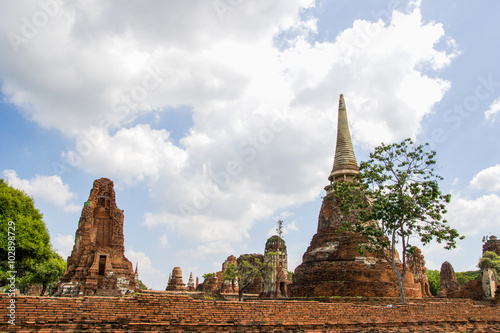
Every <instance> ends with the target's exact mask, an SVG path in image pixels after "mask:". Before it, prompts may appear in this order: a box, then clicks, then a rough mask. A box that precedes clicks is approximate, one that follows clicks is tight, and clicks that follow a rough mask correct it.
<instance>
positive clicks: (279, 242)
mask: <svg viewBox="0 0 500 333" xmlns="http://www.w3.org/2000/svg"><path fill="white" fill-rule="evenodd" d="M280 222H281V221H280ZM270 253H273V254H274V255H273V256H270V255H269V254H270ZM264 262H267V263H269V262H271V263H272V267H273V270H272V271H271V273H270V275H269V276H268V277H266V278H265V279H264V280H263V282H262V287H261V291H260V297H261V298H283V297H287V296H288V285H289V284H290V281H288V254H287V250H286V244H285V241H284V240H283V238H281V237H280V236H278V235H274V236H272V237H270V238H268V240H267V242H266V248H265V250H264Z"/></svg>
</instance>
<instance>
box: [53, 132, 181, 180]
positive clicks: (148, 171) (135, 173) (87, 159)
mask: <svg viewBox="0 0 500 333" xmlns="http://www.w3.org/2000/svg"><path fill="white" fill-rule="evenodd" d="M92 133H94V135H93V136H92V138H91V139H90V136H85V135H84V136H79V137H78V138H77V139H76V141H77V142H76V149H75V150H72V151H69V152H65V153H63V157H64V158H65V159H66V160H68V161H69V162H70V163H71V164H72V165H74V166H78V167H81V168H83V169H85V170H86V171H87V172H90V173H92V174H94V175H103V174H109V175H113V177H116V178H118V179H120V180H121V181H123V182H125V183H127V184H132V183H135V182H137V181H142V180H144V179H145V178H146V177H149V178H151V179H152V180H155V179H157V178H158V176H159V174H160V173H161V172H168V173H172V174H173V175H175V174H177V173H178V172H179V170H180V169H181V168H182V165H183V163H184V161H185V160H186V153H185V152H184V151H183V150H182V149H180V148H178V147H176V146H174V145H173V144H172V142H170V141H169V133H168V132H167V131H165V130H154V129H151V127H150V126H149V125H137V126H135V127H132V128H123V129H120V130H119V131H117V132H116V133H115V134H114V135H109V134H108V133H107V132H106V131H104V130H97V129H96V130H94V131H92Z"/></svg>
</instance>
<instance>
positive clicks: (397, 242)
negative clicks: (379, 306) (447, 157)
mask: <svg viewBox="0 0 500 333" xmlns="http://www.w3.org/2000/svg"><path fill="white" fill-rule="evenodd" d="M427 147H428V145H427V144H426V145H416V144H414V143H413V142H412V140H411V139H406V140H403V141H402V142H400V143H394V144H390V145H386V144H384V143H382V144H381V145H380V146H378V147H376V148H375V149H374V152H373V153H370V159H369V160H368V161H366V162H362V163H361V164H360V168H359V170H360V172H359V174H357V175H356V177H355V180H354V182H352V183H351V182H342V183H334V184H333V185H334V194H335V196H336V197H338V198H341V201H340V202H341V203H340V208H341V210H342V212H343V213H344V214H350V215H351V216H354V217H355V219H354V222H347V223H346V224H345V225H344V230H351V231H355V232H358V233H360V234H362V235H363V236H364V237H365V238H366V240H367V242H365V243H364V244H363V245H360V247H359V250H360V252H363V251H374V250H376V251H380V253H382V254H383V256H384V258H385V259H386V260H387V262H388V263H389V264H391V266H392V268H393V270H394V272H395V273H396V275H397V277H398V282H399V294H400V298H401V302H402V303H404V302H405V298H404V286H403V278H404V276H405V274H406V272H407V265H406V258H407V255H409V254H411V252H412V245H411V244H410V239H411V238H412V237H415V238H417V239H419V240H420V242H421V243H422V244H424V245H425V244H428V243H429V242H431V241H432V240H435V241H437V242H438V243H442V242H445V243H446V245H445V248H446V249H451V248H454V247H456V239H457V238H463V237H460V236H459V234H458V232H457V230H455V229H453V228H451V227H450V226H449V225H448V224H447V221H446V220H444V219H443V215H444V214H445V213H446V204H447V203H449V201H450V195H449V194H443V193H441V191H440V189H439V184H438V181H440V180H442V177H441V176H439V175H437V174H436V160H435V156H436V152H435V151H428V149H427ZM397 250H399V251H400V254H401V263H402V265H400V266H399V264H398V253H397ZM398 266H399V267H398Z"/></svg>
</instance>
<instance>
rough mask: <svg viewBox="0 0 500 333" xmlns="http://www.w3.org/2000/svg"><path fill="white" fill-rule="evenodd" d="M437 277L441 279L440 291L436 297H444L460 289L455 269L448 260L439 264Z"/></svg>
mask: <svg viewBox="0 0 500 333" xmlns="http://www.w3.org/2000/svg"><path fill="white" fill-rule="evenodd" d="M439 278H440V280H441V291H440V292H439V293H438V297H446V296H447V295H450V294H452V293H455V292H457V291H459V290H460V285H459V284H458V281H457V277H456V276H455V270H454V269H453V266H452V265H451V264H450V263H449V262H447V261H445V262H443V264H442V265H441V270H440V271H439Z"/></svg>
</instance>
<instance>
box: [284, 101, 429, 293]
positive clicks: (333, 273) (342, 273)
mask: <svg viewBox="0 0 500 333" xmlns="http://www.w3.org/2000/svg"><path fill="white" fill-rule="evenodd" d="M337 127H338V128H337V144H336V150H335V159H334V163H333V169H332V172H331V173H330V176H329V177H328V179H329V181H330V185H328V186H326V187H325V190H326V192H327V193H326V196H325V198H324V200H323V204H322V206H321V211H320V213H319V218H318V229H317V233H316V234H315V235H314V236H313V238H312V240H311V244H310V246H309V247H308V248H307V251H306V252H305V253H304V256H303V258H302V264H300V265H299V266H298V267H297V268H296V269H295V274H294V276H293V284H292V285H291V286H290V288H289V290H290V292H291V295H292V296H294V297H316V296H366V297H397V296H398V282H397V281H398V279H397V277H396V274H395V273H394V271H393V269H392V267H391V266H390V265H389V264H388V263H387V261H385V259H384V258H383V255H382V254H381V253H377V252H372V253H369V252H366V253H364V254H363V255H361V254H360V253H359V251H358V250H357V244H358V242H364V238H363V237H362V236H361V235H360V234H358V233H355V232H350V231H340V230H339V228H340V227H341V226H342V225H343V224H344V222H349V220H347V221H346V218H347V217H344V216H343V214H342V213H341V212H340V208H339V200H340V198H336V197H335V195H334V194H333V193H332V192H333V191H332V184H333V182H343V181H348V182H349V181H352V180H353V177H354V176H355V175H356V174H357V173H359V169H358V166H357V162H356V157H355V155H354V149H353V146H352V142H351V135H350V132H349V125H348V122H347V112H346V106H345V102H344V97H343V96H342V95H340V100H339V110H338V123H337ZM404 284H405V295H406V297H421V291H420V285H419V284H416V283H414V280H413V275H412V274H411V273H410V272H407V273H406V276H405V280H404Z"/></svg>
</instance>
